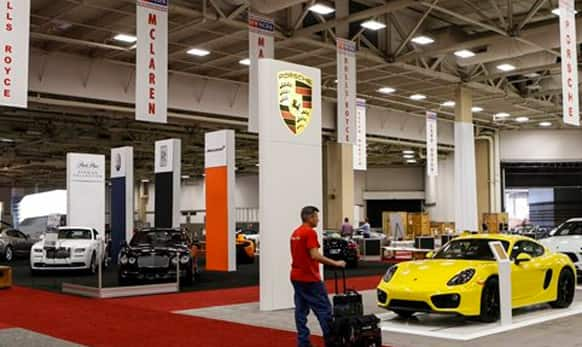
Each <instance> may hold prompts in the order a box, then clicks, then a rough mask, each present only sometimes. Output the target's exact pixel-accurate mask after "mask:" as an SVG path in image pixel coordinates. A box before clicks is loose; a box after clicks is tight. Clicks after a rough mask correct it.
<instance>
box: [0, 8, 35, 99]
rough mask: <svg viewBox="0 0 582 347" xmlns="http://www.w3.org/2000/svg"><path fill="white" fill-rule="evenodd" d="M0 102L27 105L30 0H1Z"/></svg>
mask: <svg viewBox="0 0 582 347" xmlns="http://www.w3.org/2000/svg"><path fill="white" fill-rule="evenodd" d="M0 4H1V5H0V6H1V8H0V44H1V47H0V49H1V50H2V69H1V72H0V74H1V77H0V84H1V86H2V87H1V91H0V105H3V106H13V107H23V108H26V107H27V106H28V60H29V57H28V50H29V48H28V47H29V39H30V0H0Z"/></svg>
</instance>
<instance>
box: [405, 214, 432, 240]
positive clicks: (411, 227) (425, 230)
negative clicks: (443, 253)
mask: <svg viewBox="0 0 582 347" xmlns="http://www.w3.org/2000/svg"><path fill="white" fill-rule="evenodd" d="M407 231H408V234H409V235H410V236H411V237H415V236H430V235H432V233H431V230H430V216H429V214H428V213H427V212H419V213H409V214H408V230H407Z"/></svg>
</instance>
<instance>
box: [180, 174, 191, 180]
mask: <svg viewBox="0 0 582 347" xmlns="http://www.w3.org/2000/svg"><path fill="white" fill-rule="evenodd" d="M189 178H190V176H188V175H182V179H183V180H187V179H189Z"/></svg>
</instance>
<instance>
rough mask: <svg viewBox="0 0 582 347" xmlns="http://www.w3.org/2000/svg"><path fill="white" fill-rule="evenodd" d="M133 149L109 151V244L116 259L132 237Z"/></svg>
mask: <svg viewBox="0 0 582 347" xmlns="http://www.w3.org/2000/svg"><path fill="white" fill-rule="evenodd" d="M133 199H134V181H133V147H119V148H112V149H111V209H110V211H111V212H110V213H111V243H112V249H111V252H112V256H113V259H117V254H118V253H119V250H120V247H121V245H122V244H123V242H124V241H129V240H131V237H132V236H133Z"/></svg>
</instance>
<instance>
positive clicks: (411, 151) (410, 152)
mask: <svg viewBox="0 0 582 347" xmlns="http://www.w3.org/2000/svg"><path fill="white" fill-rule="evenodd" d="M402 154H414V151H413V150H411V149H405V150H403V151H402Z"/></svg>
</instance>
